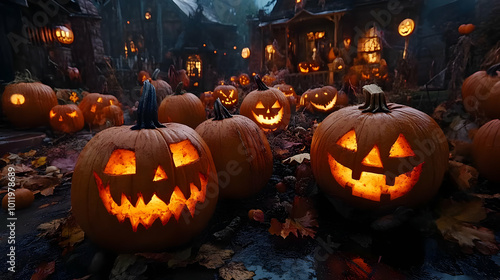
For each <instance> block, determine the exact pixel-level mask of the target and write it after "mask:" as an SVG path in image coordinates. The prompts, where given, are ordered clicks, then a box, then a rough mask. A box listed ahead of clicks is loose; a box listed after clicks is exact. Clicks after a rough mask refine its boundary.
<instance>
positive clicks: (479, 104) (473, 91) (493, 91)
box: [462, 64, 500, 119]
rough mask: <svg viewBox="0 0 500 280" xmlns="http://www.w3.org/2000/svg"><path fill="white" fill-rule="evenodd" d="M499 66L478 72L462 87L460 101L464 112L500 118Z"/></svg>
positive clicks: (466, 80)
mask: <svg viewBox="0 0 500 280" xmlns="http://www.w3.org/2000/svg"><path fill="white" fill-rule="evenodd" d="M498 71H500V64H496V65H493V66H492V67H490V68H489V69H488V70H487V71H478V72H476V73H474V74H472V75H471V76H469V77H468V78H467V79H465V81H464V83H463V85H462V100H463V103H464V107H465V110H466V111H467V112H469V113H470V114H472V115H475V116H479V117H487V118H490V119H498V118H500V110H499V109H498V108H499V107H500V75H499V74H498Z"/></svg>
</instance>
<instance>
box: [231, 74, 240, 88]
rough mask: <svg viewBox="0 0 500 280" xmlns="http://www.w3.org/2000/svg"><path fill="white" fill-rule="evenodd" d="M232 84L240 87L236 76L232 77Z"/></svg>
mask: <svg viewBox="0 0 500 280" xmlns="http://www.w3.org/2000/svg"><path fill="white" fill-rule="evenodd" d="M231 83H232V84H233V85H234V86H236V85H238V83H239V81H238V77H236V76H231Z"/></svg>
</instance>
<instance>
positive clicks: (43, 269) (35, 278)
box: [31, 261, 56, 280]
mask: <svg viewBox="0 0 500 280" xmlns="http://www.w3.org/2000/svg"><path fill="white" fill-rule="evenodd" d="M55 270H56V262H55V261H51V262H49V263H41V264H40V265H38V267H37V268H36V269H35V273H34V274H33V275H31V280H44V279H47V277H49V276H50V275H51V274H52V273H54V271H55Z"/></svg>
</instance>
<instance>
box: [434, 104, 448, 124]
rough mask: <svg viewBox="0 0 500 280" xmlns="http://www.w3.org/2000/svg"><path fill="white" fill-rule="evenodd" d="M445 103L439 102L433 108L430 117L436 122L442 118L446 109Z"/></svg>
mask: <svg viewBox="0 0 500 280" xmlns="http://www.w3.org/2000/svg"><path fill="white" fill-rule="evenodd" d="M445 104H446V103H441V104H439V105H438V106H437V107H436V109H434V112H433V113H432V118H433V119H435V120H436V121H437V122H440V121H442V120H443V115H444V114H445V113H446V111H448V109H446V105H445Z"/></svg>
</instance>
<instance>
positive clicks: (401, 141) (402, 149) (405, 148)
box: [389, 134, 415, 158]
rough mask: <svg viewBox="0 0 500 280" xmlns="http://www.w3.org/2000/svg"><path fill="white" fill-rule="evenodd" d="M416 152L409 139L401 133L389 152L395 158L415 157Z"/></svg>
mask: <svg viewBox="0 0 500 280" xmlns="http://www.w3.org/2000/svg"><path fill="white" fill-rule="evenodd" d="M413 156H415V153H414V152H413V149H412V148H411V147H410V144H409V143H408V140H406V138H405V137H404V136H403V134H399V137H398V139H397V140H396V142H394V145H392V147H391V151H390V152H389V157H395V158H403V157H413Z"/></svg>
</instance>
